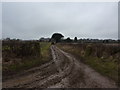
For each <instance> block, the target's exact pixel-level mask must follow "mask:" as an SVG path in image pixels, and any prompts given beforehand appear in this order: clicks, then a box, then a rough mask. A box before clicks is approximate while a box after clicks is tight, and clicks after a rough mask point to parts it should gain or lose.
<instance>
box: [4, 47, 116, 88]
mask: <svg viewBox="0 0 120 90" xmlns="http://www.w3.org/2000/svg"><path fill="white" fill-rule="evenodd" d="M51 52H52V56H53V60H51V61H50V62H49V63H46V64H44V65H42V66H40V67H35V68H32V69H29V70H26V71H23V73H21V74H18V75H15V76H12V77H10V78H9V79H6V80H5V81H3V88H116V87H117V86H116V85H115V82H114V81H112V80H110V79H108V78H107V77H104V76H102V75H100V74H99V73H97V72H96V71H95V70H93V69H91V68H90V67H89V66H87V65H85V64H83V63H81V62H80V60H79V61H78V60H76V59H75V58H74V57H73V56H72V55H70V54H68V53H66V52H64V51H62V50H60V49H59V48H57V47H56V46H54V45H52V46H51ZM3 77H4V76H3Z"/></svg>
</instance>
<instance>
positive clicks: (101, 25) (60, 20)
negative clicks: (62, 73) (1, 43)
mask: <svg viewBox="0 0 120 90" xmlns="http://www.w3.org/2000/svg"><path fill="white" fill-rule="evenodd" d="M117 5H118V4H117V3H115V2H114V3H113V2H111V3H105V2H103V3H92V2H91V3H82V2H80V3H69V2H67V3H62V2H61V3H55V2H54V3H53V2H50V3H42V2H41V3H3V6H2V8H3V9H2V10H3V12H2V15H3V21H2V23H3V38H6V37H11V38H21V39H39V38H40V37H43V36H44V37H51V35H52V34H53V33H54V32H61V33H63V34H64V35H65V37H68V36H69V37H72V38H74V37H75V36H77V37H78V38H111V39H117V33H118V25H117V23H118V16H117V15H118V14H117V11H118V10H117V9H118V7H117Z"/></svg>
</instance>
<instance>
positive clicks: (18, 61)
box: [2, 41, 51, 76]
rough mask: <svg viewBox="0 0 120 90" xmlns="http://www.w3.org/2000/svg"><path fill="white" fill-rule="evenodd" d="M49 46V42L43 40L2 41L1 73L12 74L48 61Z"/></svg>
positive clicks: (49, 57)
mask: <svg viewBox="0 0 120 90" xmlns="http://www.w3.org/2000/svg"><path fill="white" fill-rule="evenodd" d="M49 47H50V43H45V42H32V41H29V42H28V41H13V42H3V46H2V55H3V61H2V62H3V63H2V64H3V67H2V70H3V75H5V76H7V75H12V74H15V73H18V72H20V71H22V70H26V69H29V68H32V67H36V66H39V65H41V64H43V63H46V62H48V61H50V60H51V55H50V49H49Z"/></svg>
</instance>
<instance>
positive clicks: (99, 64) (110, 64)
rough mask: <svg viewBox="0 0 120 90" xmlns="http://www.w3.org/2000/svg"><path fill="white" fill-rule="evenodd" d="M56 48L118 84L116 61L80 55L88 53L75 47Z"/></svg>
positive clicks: (62, 45)
mask: <svg viewBox="0 0 120 90" xmlns="http://www.w3.org/2000/svg"><path fill="white" fill-rule="evenodd" d="M57 46H58V47H59V48H61V49H62V50H64V51H66V52H68V53H71V54H72V55H74V56H75V57H76V58H77V59H78V60H81V61H82V62H83V63H85V64H87V65H89V66H90V67H92V68H93V69H95V70H96V71H97V72H99V73H101V74H102V75H104V76H108V77H109V78H111V79H113V80H115V81H116V82H118V61H117V60H116V58H112V59H111V58H110V56H109V57H108V58H101V57H96V56H92V55H82V54H83V53H88V52H87V50H83V48H82V49H81V47H80V46H79V47H76V45H70V44H68V45H67V44H66V45H64V44H58V45H57ZM82 50H83V51H82Z"/></svg>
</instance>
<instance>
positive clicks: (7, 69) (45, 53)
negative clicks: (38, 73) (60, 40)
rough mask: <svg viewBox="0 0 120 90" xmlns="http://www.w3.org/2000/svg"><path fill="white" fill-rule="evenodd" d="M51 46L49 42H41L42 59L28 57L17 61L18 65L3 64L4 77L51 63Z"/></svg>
mask: <svg viewBox="0 0 120 90" xmlns="http://www.w3.org/2000/svg"><path fill="white" fill-rule="evenodd" d="M50 45H51V44H50V43H48V42H40V49H41V50H40V54H41V55H40V57H26V58H23V59H22V60H21V61H19V60H16V61H17V62H16V63H12V64H10V65H9V64H8V65H4V64H3V68H2V69H3V75H9V74H15V73H18V72H19V71H22V70H26V69H30V68H32V67H36V66H39V65H41V64H44V63H46V62H49V61H50V60H51V58H52V56H51V53H50Z"/></svg>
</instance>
